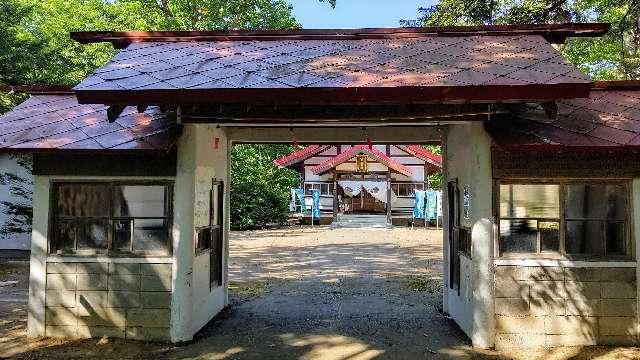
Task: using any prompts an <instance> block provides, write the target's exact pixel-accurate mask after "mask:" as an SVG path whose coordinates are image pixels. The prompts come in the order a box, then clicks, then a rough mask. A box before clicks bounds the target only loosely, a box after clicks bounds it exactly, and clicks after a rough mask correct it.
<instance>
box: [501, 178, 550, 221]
mask: <svg viewBox="0 0 640 360" xmlns="http://www.w3.org/2000/svg"><path fill="white" fill-rule="evenodd" d="M559 189H560V186H559V185H549V184H535V185H533V184H531V185H500V216H501V217H542V218H558V217H560V200H559V199H560V198H559Z"/></svg>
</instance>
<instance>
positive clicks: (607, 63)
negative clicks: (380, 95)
mask: <svg viewBox="0 0 640 360" xmlns="http://www.w3.org/2000/svg"><path fill="white" fill-rule="evenodd" d="M418 13H419V17H418V19H416V20H403V21H401V22H400V24H401V25H403V26H446V25H480V24H542V23H563V22H608V23H611V25H612V29H611V31H610V32H609V33H608V34H607V35H605V36H603V37H601V38H597V39H588V38H574V39H570V40H569V41H568V42H567V44H566V45H564V46H562V48H561V50H562V51H563V53H564V55H565V56H566V57H567V59H569V60H570V61H572V62H573V63H574V64H576V65H577V66H579V67H580V68H581V70H583V71H585V72H587V73H589V74H591V76H592V77H593V78H595V79H638V78H640V0H621V1H617V2H615V1H610V0H577V1H569V0H522V1H507V0H491V1H483V0H441V1H440V2H438V4H436V5H433V6H430V7H424V8H420V9H418Z"/></svg>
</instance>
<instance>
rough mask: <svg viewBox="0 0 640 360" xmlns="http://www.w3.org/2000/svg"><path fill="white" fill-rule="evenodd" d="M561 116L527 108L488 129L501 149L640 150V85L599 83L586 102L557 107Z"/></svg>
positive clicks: (572, 101)
mask: <svg viewBox="0 0 640 360" xmlns="http://www.w3.org/2000/svg"><path fill="white" fill-rule="evenodd" d="M557 104H558V112H557V116H556V117H553V116H549V115H547V114H546V113H545V111H543V109H541V108H540V107H530V108H523V109H521V110H520V111H517V112H514V113H513V114H512V115H508V116H507V117H506V118H504V119H499V120H492V121H491V122H490V123H489V124H488V126H487V128H488V130H489V132H490V133H491V135H492V137H493V139H494V143H495V144H496V145H497V146H501V147H519V148H525V147H532V148H536V149H540V148H558V147H576V148H578V147H610V148H613V147H630V146H640V81H626V82H600V83H596V87H595V88H594V89H593V90H592V91H591V94H590V96H589V98H587V99H571V100H561V101H558V103H557Z"/></svg>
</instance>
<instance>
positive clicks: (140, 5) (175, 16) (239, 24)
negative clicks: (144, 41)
mask: <svg viewBox="0 0 640 360" xmlns="http://www.w3.org/2000/svg"><path fill="white" fill-rule="evenodd" d="M115 4H118V5H127V6H129V7H130V8H131V9H137V10H138V11H139V13H142V14H145V20H146V23H145V24H144V28H145V30H167V29H171V30H214V29H216V30H236V29H246V30H256V29H291V28H298V27H300V24H299V23H298V22H297V21H296V19H295V18H294V17H293V15H292V13H291V10H292V7H291V5H289V4H288V3H287V2H286V1H284V0H239V1H228V0H119V1H116V2H115Z"/></svg>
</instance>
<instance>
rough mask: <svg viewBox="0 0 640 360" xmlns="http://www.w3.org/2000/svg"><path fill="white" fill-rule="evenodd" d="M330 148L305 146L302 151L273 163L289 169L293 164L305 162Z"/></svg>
mask: <svg viewBox="0 0 640 360" xmlns="http://www.w3.org/2000/svg"><path fill="white" fill-rule="evenodd" d="M328 148H329V145H309V146H305V147H303V148H302V149H300V150H297V151H294V152H292V153H291V154H289V155H285V156H282V157H280V158H277V159H275V160H273V163H274V164H275V165H276V166H277V167H287V166H291V165H293V164H296V163H298V162H300V161H304V160H306V159H308V158H310V157H312V156H314V155H316V154H318V153H320V152H322V151H324V150H326V149H328Z"/></svg>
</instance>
